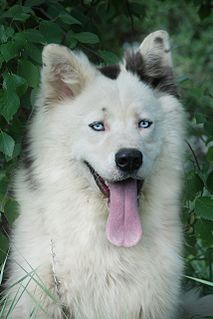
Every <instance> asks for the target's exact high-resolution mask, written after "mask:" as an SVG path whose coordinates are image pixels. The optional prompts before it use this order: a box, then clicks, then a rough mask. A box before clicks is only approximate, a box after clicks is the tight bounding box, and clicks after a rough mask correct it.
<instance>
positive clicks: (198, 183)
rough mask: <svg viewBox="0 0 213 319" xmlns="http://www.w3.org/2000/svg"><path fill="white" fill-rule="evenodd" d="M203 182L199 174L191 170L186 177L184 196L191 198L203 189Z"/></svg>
mask: <svg viewBox="0 0 213 319" xmlns="http://www.w3.org/2000/svg"><path fill="white" fill-rule="evenodd" d="M203 186H204V183H203V181H202V179H201V178H200V176H199V175H198V174H196V173H195V172H191V173H190V174H189V176H188V177H187V179H186V186H185V197H186V199H188V200H193V199H194V198H195V196H196V195H197V194H198V193H199V192H201V191H202V190H203Z"/></svg>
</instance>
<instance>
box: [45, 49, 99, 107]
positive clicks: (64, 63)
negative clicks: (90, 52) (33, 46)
mask: <svg viewBox="0 0 213 319" xmlns="http://www.w3.org/2000/svg"><path fill="white" fill-rule="evenodd" d="M42 61H43V68H42V73H41V75H42V76H41V82H42V86H41V88H42V94H43V96H44V99H45V100H50V101H54V100H55V101H57V100H62V99H64V98H66V97H75V96H76V95H78V94H79V93H80V92H81V91H82V89H83V88H84V87H85V86H86V84H87V83H88V81H89V80H90V79H91V78H92V77H93V76H94V74H95V68H94V67H93V66H92V65H91V64H90V62H89V61H88V59H87V57H86V56H85V55H84V54H83V53H78V54H77V53H73V52H72V51H70V50H69V49H68V48H66V47H64V46H61V45H57V44H48V45H47V46H45V47H44V49H43V53H42Z"/></svg>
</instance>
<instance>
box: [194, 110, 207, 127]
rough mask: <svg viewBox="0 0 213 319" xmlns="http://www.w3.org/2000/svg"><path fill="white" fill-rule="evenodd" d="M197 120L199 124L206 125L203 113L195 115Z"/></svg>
mask: <svg viewBox="0 0 213 319" xmlns="http://www.w3.org/2000/svg"><path fill="white" fill-rule="evenodd" d="M195 119H196V123H197V124H200V123H205V121H206V117H205V115H204V114H203V113H199V112H196V113H195Z"/></svg>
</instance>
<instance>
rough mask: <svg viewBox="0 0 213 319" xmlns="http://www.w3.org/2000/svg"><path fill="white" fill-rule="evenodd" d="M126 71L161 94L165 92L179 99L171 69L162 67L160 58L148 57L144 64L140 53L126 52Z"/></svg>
mask: <svg viewBox="0 0 213 319" xmlns="http://www.w3.org/2000/svg"><path fill="white" fill-rule="evenodd" d="M125 59H126V70H127V71H130V72H132V73H133V74H137V75H138V76H139V78H140V80H141V81H143V82H145V83H147V84H148V85H150V86H151V87H152V88H154V89H157V90H159V91H161V92H166V93H169V94H171V95H174V96H175V97H177V98H179V95H178V92H177V86H176V84H175V81H174V76H173V72H172V69H171V68H170V67H164V66H163V65H162V61H161V58H160V57H158V56H156V55H154V54H153V55H152V56H151V55H150V56H149V61H148V62H146V63H145V61H144V59H143V57H142V55H141V53H140V52H127V54H126V57H125Z"/></svg>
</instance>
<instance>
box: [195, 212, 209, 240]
mask: <svg viewBox="0 0 213 319" xmlns="http://www.w3.org/2000/svg"><path fill="white" fill-rule="evenodd" d="M195 233H196V234H199V235H200V238H201V239H202V240H204V241H206V242H208V243H212V241H213V222H212V221H211V220H205V219H203V218H202V219H200V220H198V221H197V222H196V224H195Z"/></svg>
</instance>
